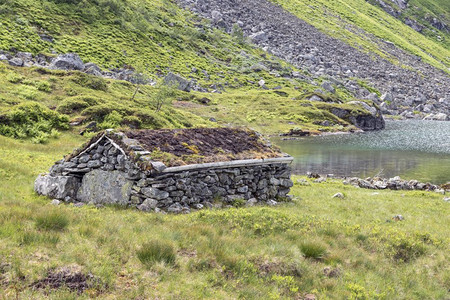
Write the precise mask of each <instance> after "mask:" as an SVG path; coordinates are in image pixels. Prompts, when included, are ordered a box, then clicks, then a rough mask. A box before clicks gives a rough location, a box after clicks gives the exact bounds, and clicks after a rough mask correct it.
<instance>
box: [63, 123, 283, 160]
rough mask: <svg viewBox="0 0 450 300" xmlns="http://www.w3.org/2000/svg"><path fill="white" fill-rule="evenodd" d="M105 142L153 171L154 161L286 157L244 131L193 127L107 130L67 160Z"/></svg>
mask: <svg viewBox="0 0 450 300" xmlns="http://www.w3.org/2000/svg"><path fill="white" fill-rule="evenodd" d="M103 139H108V140H110V141H111V142H112V143H114V145H115V146H116V147H117V148H120V150H121V151H122V152H123V153H124V154H126V155H127V156H129V157H130V158H132V159H133V160H134V161H136V162H137V163H138V164H139V165H141V167H143V168H145V169H148V168H154V167H155V162H159V163H163V164H164V165H165V167H174V166H185V165H192V164H202V163H213V162H224V161H233V160H248V159H268V158H278V157H288V155H287V154H285V153H282V152H281V151H280V150H279V149H278V148H276V147H273V146H271V145H270V143H269V142H268V141H266V140H264V139H263V138H262V136H261V135H260V134H258V133H257V132H255V131H253V130H250V129H246V128H193V129H173V130H172V129H160V130H128V131H123V132H117V131H113V130H106V131H105V132H101V133H99V134H98V135H97V136H95V137H94V138H92V139H91V140H90V141H89V142H88V143H86V144H85V145H83V146H82V147H81V148H79V149H77V150H75V151H74V152H73V153H72V154H71V155H69V156H68V157H66V160H67V161H68V160H70V159H71V158H73V157H76V156H79V155H81V154H82V153H84V152H86V151H87V150H89V149H91V148H92V147H94V146H95V145H96V144H97V143H99V142H100V141H101V140H103Z"/></svg>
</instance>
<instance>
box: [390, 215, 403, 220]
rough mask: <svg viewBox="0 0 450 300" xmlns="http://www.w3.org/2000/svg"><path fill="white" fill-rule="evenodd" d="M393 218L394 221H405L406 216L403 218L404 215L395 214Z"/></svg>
mask: <svg viewBox="0 0 450 300" xmlns="http://www.w3.org/2000/svg"><path fill="white" fill-rule="evenodd" d="M392 220H394V221H403V220H405V218H403V216H402V215H395V216H393V217H392Z"/></svg>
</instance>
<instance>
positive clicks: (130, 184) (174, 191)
mask: <svg viewBox="0 0 450 300" xmlns="http://www.w3.org/2000/svg"><path fill="white" fill-rule="evenodd" d="M136 147H137V148H136V151H137V152H139V151H141V152H142V153H143V154H144V153H145V151H142V150H143V149H140V148H139V147H138V146H136ZM289 162H290V159H289V158H287V159H281V160H279V161H274V162H270V161H269V162H261V161H258V160H246V161H242V163H239V164H236V162H234V163H233V162H222V163H216V164H200V165H195V166H185V167H181V168H180V167H178V168H177V167H175V168H164V167H162V168H159V169H158V168H156V169H155V168H153V169H151V170H145V169H143V168H141V167H139V165H138V164H137V163H136V162H135V161H133V160H131V159H130V157H129V156H128V155H127V154H126V153H125V152H124V151H123V150H122V148H121V147H120V146H119V145H117V144H116V143H115V142H114V141H113V140H111V139H109V138H107V137H106V136H104V137H102V138H100V139H99V140H98V141H97V142H96V143H94V144H92V145H91V146H90V147H88V148H87V149H86V150H84V151H82V152H81V153H79V154H78V155H76V156H75V157H72V158H70V159H68V160H61V161H59V162H57V163H56V164H55V165H54V166H53V167H51V168H50V171H49V174H47V175H40V176H39V177H38V178H37V179H36V182H35V190H36V191H37V192H38V193H39V194H41V195H46V196H49V197H52V198H55V199H59V200H64V201H66V202H83V203H89V204H95V205H99V204H101V205H105V204H119V205H124V206H131V207H136V208H138V209H139V210H142V211H156V212H158V211H168V212H172V213H187V212H190V210H191V209H202V208H211V207H213V206H227V205H231V206H236V205H244V204H247V205H254V204H257V203H267V204H269V205H275V204H276V203H277V201H280V200H286V199H289V196H288V193H289V190H290V187H292V186H293V183H292V181H291V179H290V175H291V169H290V166H289V164H288V163H289Z"/></svg>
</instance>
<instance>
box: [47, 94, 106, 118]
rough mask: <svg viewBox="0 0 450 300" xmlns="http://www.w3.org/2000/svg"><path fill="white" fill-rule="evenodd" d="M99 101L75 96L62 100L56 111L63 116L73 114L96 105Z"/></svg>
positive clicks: (93, 98)
mask: <svg viewBox="0 0 450 300" xmlns="http://www.w3.org/2000/svg"><path fill="white" fill-rule="evenodd" d="M99 102H100V101H99V99H97V98H95V97H91V96H76V97H71V98H67V99H65V100H63V101H62V102H61V103H60V104H59V105H58V108H57V109H56V110H57V111H58V112H60V113H63V114H73V113H77V112H80V111H82V110H83V109H85V108H87V107H89V106H93V105H96V104H98V103H99Z"/></svg>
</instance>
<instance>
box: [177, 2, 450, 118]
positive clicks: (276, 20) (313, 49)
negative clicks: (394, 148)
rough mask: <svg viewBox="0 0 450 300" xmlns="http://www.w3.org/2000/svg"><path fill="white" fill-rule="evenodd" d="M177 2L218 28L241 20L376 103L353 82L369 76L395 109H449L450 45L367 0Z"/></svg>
mask: <svg viewBox="0 0 450 300" xmlns="http://www.w3.org/2000/svg"><path fill="white" fill-rule="evenodd" d="M179 2H180V3H181V4H182V5H184V6H185V7H186V8H189V9H191V10H192V11H194V12H197V13H199V14H200V15H202V16H204V17H206V18H210V19H211V20H212V21H213V22H215V23H216V26H221V24H220V22H223V23H224V24H225V30H230V28H231V26H232V24H233V23H239V22H240V23H241V24H242V28H243V30H244V32H245V34H246V35H248V36H249V37H250V38H252V39H253V41H254V42H255V43H256V44H258V45H259V46H260V47H263V48H264V49H266V50H267V51H269V52H271V53H274V54H275V55H277V56H279V57H281V58H283V59H285V60H287V61H289V62H292V63H293V64H295V65H296V66H298V67H302V68H306V69H308V70H309V71H310V72H312V73H313V74H314V75H316V76H321V75H324V74H327V75H329V76H332V77H335V78H336V79H338V81H341V82H342V83H343V84H344V85H345V87H346V88H348V89H349V90H351V91H352V92H353V93H354V94H355V95H356V96H357V97H370V98H371V99H375V101H377V99H376V96H374V95H369V91H367V90H364V89H359V88H357V87H356V88H355V87H354V85H353V84H352V82H351V80H352V79H354V78H355V77H357V78H360V79H364V80H366V81H367V82H370V85H371V86H372V87H375V88H376V89H378V90H379V91H381V92H382V93H386V97H384V98H383V99H382V100H386V101H385V103H384V105H385V106H386V107H387V108H389V110H390V112H391V113H393V114H398V113H403V114H408V116H411V117H414V114H415V113H416V112H417V113H419V115H420V112H423V113H426V112H430V111H440V112H443V113H445V114H448V111H449V107H450V106H449V105H450V89H449V86H450V76H449V74H448V70H447V68H448V65H449V58H450V50H449V49H446V48H444V46H442V45H440V44H439V43H437V42H434V41H431V40H429V39H427V38H426V37H424V36H423V35H421V34H419V33H417V32H416V31H414V30H413V29H411V28H410V27H408V26H406V25H405V24H403V23H401V22H400V21H399V20H396V19H395V18H393V17H391V16H390V15H388V14H387V13H385V12H383V11H382V10H381V9H378V8H376V7H373V6H372V5H370V4H368V3H365V2H364V1H360V0H339V1H325V0H323V1H297V0H288V1H282V2H281V1H280V4H281V5H282V6H283V7H280V6H278V5H276V4H273V3H271V2H269V1H264V0H263V1H255V0H244V1H238V2H236V1H231V0H228V1H214V0H213V1H202V0H180V1H179ZM290 12H292V13H290ZM213 14H214V15H215V16H216V18H217V16H218V14H220V18H218V19H220V20H216V21H214V16H213ZM303 19H304V20H303ZM305 21H306V22H305ZM312 25H314V26H316V27H314V26H312ZM358 26H360V27H358ZM222 27H223V26H222ZM365 29H366V30H365ZM386 39H389V40H386ZM397 45H398V46H399V47H401V48H403V49H404V50H402V49H400V48H399V47H397ZM408 51H409V52H408ZM432 65H433V66H434V67H433V66H432ZM378 101H379V100H378Z"/></svg>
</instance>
